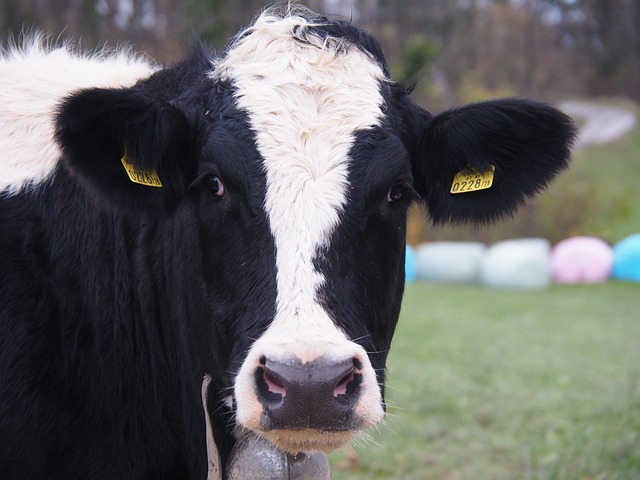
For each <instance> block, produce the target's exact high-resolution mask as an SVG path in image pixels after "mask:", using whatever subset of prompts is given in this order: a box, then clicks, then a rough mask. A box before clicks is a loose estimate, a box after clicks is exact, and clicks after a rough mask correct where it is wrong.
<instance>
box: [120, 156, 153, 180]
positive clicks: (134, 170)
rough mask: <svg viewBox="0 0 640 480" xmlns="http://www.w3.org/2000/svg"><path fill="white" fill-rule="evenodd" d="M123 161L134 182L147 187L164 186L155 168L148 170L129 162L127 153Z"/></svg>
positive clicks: (130, 178)
mask: <svg viewBox="0 0 640 480" xmlns="http://www.w3.org/2000/svg"><path fill="white" fill-rule="evenodd" d="M121 162H122V165H124V169H125V170H126V171H127V175H129V180H131V181H132V182H133V183H139V184H140V185H145V186H147V187H162V182H161V181H160V177H158V173H157V172H156V171H155V170H153V169H151V170H147V169H144V168H140V167H138V166H136V165H134V164H132V163H129V162H128V161H127V156H126V155H124V156H123V157H122V159H121Z"/></svg>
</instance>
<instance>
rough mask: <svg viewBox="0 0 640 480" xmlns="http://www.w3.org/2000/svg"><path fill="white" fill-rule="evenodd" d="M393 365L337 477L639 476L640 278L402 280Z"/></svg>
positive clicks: (335, 461)
mask: <svg viewBox="0 0 640 480" xmlns="http://www.w3.org/2000/svg"><path fill="white" fill-rule="evenodd" d="M388 368H389V374H388V388H387V400H388V402H389V404H390V406H389V409H388V410H389V417H390V419H389V420H388V422H387V425H386V426H383V427H381V428H380V429H379V431H378V432H376V431H373V432H370V434H369V437H370V438H369V440H361V441H360V442H358V444H357V445H356V452H357V455H358V458H357V459H354V458H351V459H350V460H349V459H348V457H349V455H348V454H345V453H344V452H338V453H335V454H333V455H332V456H331V462H332V466H333V469H332V471H333V477H334V479H336V480H339V479H343V478H345V479H425V480H426V479H473V480H484V479H486V480H489V479H491V480H500V479H536V480H537V479H558V480H560V479H562V480H565V479H578V480H587V479H593V480H596V479H601V480H604V479H607V480H609V479H640V285H637V284H629V283H620V282H609V283H607V284H603V285H597V286H554V287H552V288H550V289H548V290H543V291H509V290H492V289H485V288H481V287H474V286H446V285H425V284H414V285H409V286H408V289H407V292H406V295H405V300H404V304H403V310H402V315H401V320H400V323H399V326H398V330H397V332H396V336H395V338H394V342H393V345H392V349H391V354H390V357H389V361H388ZM352 455H353V454H351V456H352Z"/></svg>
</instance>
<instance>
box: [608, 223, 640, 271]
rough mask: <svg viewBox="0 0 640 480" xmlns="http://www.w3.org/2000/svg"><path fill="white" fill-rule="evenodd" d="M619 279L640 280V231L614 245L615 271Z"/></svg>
mask: <svg viewBox="0 0 640 480" xmlns="http://www.w3.org/2000/svg"><path fill="white" fill-rule="evenodd" d="M611 276H612V277H613V278H615V279H617V280H628V281H631V282H640V233H636V234H633V235H630V236H629V237H627V238H625V239H624V240H621V241H620V242H618V243H617V244H616V245H615V246H614V247H613V271H612V274H611Z"/></svg>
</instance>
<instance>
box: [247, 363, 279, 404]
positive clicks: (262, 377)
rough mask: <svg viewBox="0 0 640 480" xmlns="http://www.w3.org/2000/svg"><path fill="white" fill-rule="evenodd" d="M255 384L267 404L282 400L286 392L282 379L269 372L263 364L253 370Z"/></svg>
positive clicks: (277, 402)
mask: <svg viewBox="0 0 640 480" xmlns="http://www.w3.org/2000/svg"><path fill="white" fill-rule="evenodd" d="M255 381H256V386H257V387H258V391H259V393H260V396H261V397H262V398H263V399H264V400H265V401H266V402H268V403H269V404H271V405H274V406H275V405H277V404H279V403H281V402H282V400H283V399H284V397H285V396H286V394H287V390H286V388H285V387H284V386H283V385H282V381H281V380H279V379H278V378H276V375H274V374H272V373H270V372H269V371H268V370H267V367H266V366H265V365H260V366H259V367H258V368H256V371H255Z"/></svg>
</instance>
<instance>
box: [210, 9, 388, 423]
mask: <svg viewBox="0 0 640 480" xmlns="http://www.w3.org/2000/svg"><path fill="white" fill-rule="evenodd" d="M307 26H308V25H307V21H305V20H304V19H303V18H300V17H296V16H290V17H285V18H284V19H283V18H273V17H270V16H269V15H268V13H267V14H264V15H263V16H262V17H260V18H259V19H258V20H257V22H256V23H255V25H254V26H253V27H251V28H250V29H249V31H248V34H246V35H245V36H244V37H241V39H240V40H239V41H238V42H237V43H236V44H235V45H234V46H233V47H232V48H231V49H230V51H229V52H228V54H227V55H226V57H225V58H224V59H223V60H222V61H221V62H220V63H218V64H217V65H216V68H215V71H214V73H213V74H212V76H213V77H214V78H216V79H229V80H231V81H232V83H233V85H234V86H235V88H236V93H235V96H236V101H237V104H238V106H239V107H240V108H241V109H243V110H245V111H246V112H247V113H248V115H249V119H250V123H251V126H252V128H253V130H254V131H255V134H256V141H257V147H258V150H259V152H260V154H261V155H262V157H263V159H264V169H265V171H266V177H267V193H266V200H265V209H266V212H267V215H268V218H269V222H270V225H271V230H272V234H273V237H274V239H275V245H276V249H277V253H276V255H277V257H276V266H277V288H278V298H277V310H276V315H275V318H274V320H273V323H272V324H271V325H270V327H269V328H268V329H267V331H266V332H265V333H264V335H263V336H262V337H261V338H260V339H258V340H257V341H256V343H255V344H254V345H253V347H252V348H251V350H250V352H249V354H248V357H247V360H246V361H245V363H244V365H243V367H242V369H241V371H240V373H239V375H238V377H237V379H236V400H237V407H238V408H237V419H238V421H239V423H241V424H243V425H244V426H248V427H250V428H254V429H259V423H260V414H261V412H262V407H261V405H260V402H259V401H258V399H257V397H256V394H255V391H254V381H253V372H254V371H255V369H256V367H257V366H258V362H259V358H260V357H261V356H263V355H264V356H266V357H267V358H278V359H280V360H282V359H290V358H297V359H298V360H300V361H302V362H303V363H304V362H308V361H311V360H314V359H317V358H319V357H322V358H323V359H335V360H336V361H338V360H344V359H348V358H357V359H358V360H359V361H360V362H361V363H362V373H363V382H362V385H361V389H362V394H361V396H360V397H361V400H360V401H359V403H358V405H357V407H356V412H357V413H358V414H360V416H361V418H362V420H363V423H364V425H365V426H366V425H370V424H374V423H377V422H379V421H380V420H381V419H382V416H383V411H382V407H381V396H380V392H379V387H378V385H377V380H376V376H375V372H374V371H373V368H372V367H371V364H370V362H369V360H368V357H367V355H366V353H365V352H364V350H363V349H362V348H361V347H359V346H358V345H356V344H355V343H353V342H351V341H349V340H348V339H347V337H346V336H345V334H344V332H342V331H341V330H340V329H339V328H337V327H336V326H335V324H334V323H333V321H332V320H331V318H330V317H329V315H328V314H327V312H326V311H325V309H324V308H323V307H322V306H321V304H320V303H319V301H318V298H317V292H318V289H319V287H320V286H321V285H322V284H323V282H324V280H325V279H324V278H323V276H322V274H321V273H320V272H318V271H317V270H316V268H315V266H314V258H316V257H317V255H318V253H319V252H320V251H321V250H322V248H323V247H325V246H327V242H328V241H329V239H330V237H331V234H332V232H333V231H334V229H335V228H336V226H337V225H338V223H339V221H340V213H341V211H342V210H343V209H344V206H345V204H346V202H347V198H348V193H347V192H348V171H349V152H350V148H351V147H352V145H353V143H354V140H355V137H354V134H355V133H356V132H357V131H359V130H364V129H368V128H371V127H373V126H374V125H377V124H378V123H379V121H380V118H381V117H382V111H381V107H382V104H383V99H382V96H381V94H380V83H381V82H384V81H386V79H385V75H384V73H383V71H382V69H381V67H380V66H379V65H378V63H377V62H376V61H375V60H373V59H372V58H370V57H369V56H368V55H366V54H365V53H363V52H362V51H361V50H359V49H358V48H357V47H355V46H353V45H346V44H343V43H341V40H339V39H332V38H328V39H322V38H319V37H317V36H314V35H313V34H306V35H305V34H304V29H305V28H306V27H307ZM301 35H304V36H305V38H306V39H308V42H303V41H301V40H298V39H296V38H295V37H296V36H298V37H300V36H301Z"/></svg>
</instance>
